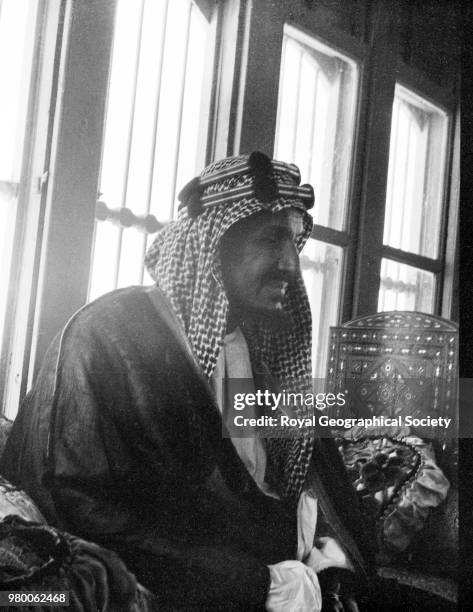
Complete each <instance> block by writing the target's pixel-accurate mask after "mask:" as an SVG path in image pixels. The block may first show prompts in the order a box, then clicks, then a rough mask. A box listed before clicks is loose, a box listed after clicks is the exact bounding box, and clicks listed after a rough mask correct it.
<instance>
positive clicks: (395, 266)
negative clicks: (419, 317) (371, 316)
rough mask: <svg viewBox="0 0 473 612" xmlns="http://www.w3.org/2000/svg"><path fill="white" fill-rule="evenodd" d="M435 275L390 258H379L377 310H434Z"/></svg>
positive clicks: (430, 311)
mask: <svg viewBox="0 0 473 612" xmlns="http://www.w3.org/2000/svg"><path fill="white" fill-rule="evenodd" d="M434 297H435V276H434V275H433V274H432V273H431V272H426V271H425V270H420V269H419V268H414V267H412V266H408V265H406V264H402V263H398V262H397V261H392V260H390V259H382V260H381V280H380V290H379V299H378V312H382V311H385V310H416V311H418V312H427V313H433V312H434Z"/></svg>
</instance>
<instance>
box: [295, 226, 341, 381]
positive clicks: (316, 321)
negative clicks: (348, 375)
mask: <svg viewBox="0 0 473 612" xmlns="http://www.w3.org/2000/svg"><path fill="white" fill-rule="evenodd" d="M342 264H343V249H342V248H341V247H338V246H334V245H331V244H325V243H324V242H319V241H317V240H313V239H312V238H310V239H309V240H308V242H307V244H306V245H305V247H304V250H303V251H302V253H301V268H302V275H303V277H304V282H305V284H306V287H307V292H308V294H309V301H310V308H311V312H312V362H313V364H312V369H313V372H314V378H324V377H325V373H326V367H327V356H328V345H329V335H330V329H329V328H330V326H331V325H336V324H337V322H338V308H339V301H340V300H339V295H340V281H341V275H342V267H343V265H342Z"/></svg>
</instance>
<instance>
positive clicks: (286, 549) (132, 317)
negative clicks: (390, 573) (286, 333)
mask: <svg viewBox="0 0 473 612" xmlns="http://www.w3.org/2000/svg"><path fill="white" fill-rule="evenodd" d="M150 291H153V292H154V300H153V301H152V300H151V299H150ZM336 461H338V459H336ZM340 463H341V461H340ZM337 469H338V466H337ZM329 471H332V470H329ZM0 472H1V473H2V474H3V475H4V476H5V477H6V478H8V479H9V480H10V481H12V482H13V483H14V484H16V485H18V486H20V487H22V488H23V489H24V490H25V491H26V492H27V493H29V494H30V495H31V497H32V498H33V499H34V500H35V501H36V502H37V503H38V505H39V507H40V509H41V511H42V512H43V513H44V514H45V516H46V518H47V519H48V520H49V521H50V523H51V524H53V525H55V526H57V527H60V528H62V529H65V530H67V531H70V532H71V533H73V534H75V535H78V536H80V537H82V538H85V539H88V540H92V541H94V542H97V543H98V544H100V545H102V546H105V547H108V548H110V549H112V550H114V551H116V552H117V553H118V554H119V555H120V556H121V557H122V559H123V560H124V561H125V562H126V564H127V566H128V568H129V569H130V570H131V571H133V572H134V573H135V574H136V576H137V578H138V580H139V581H140V582H141V583H142V584H144V585H145V586H146V587H148V588H149V589H150V590H152V591H153V592H154V593H155V594H156V596H157V597H158V599H159V601H160V602H161V603H162V606H163V609H166V610H167V609H174V608H179V607H182V609H191V607H193V606H195V607H198V608H200V609H203V610H204V609H205V610H206V609H212V607H215V608H218V607H222V609H227V610H231V609H239V608H241V609H243V610H250V609H252V608H258V607H264V602H265V600H266V597H267V592H268V589H269V583H270V578H269V570H268V567H267V566H268V564H272V563H278V562H280V561H284V560H286V559H291V558H292V559H293V558H295V553H296V544H297V531H296V528H297V526H296V509H295V507H294V506H290V505H288V504H286V503H284V502H283V501H280V500H276V499H273V498H270V497H267V496H265V495H264V494H263V493H262V492H260V490H259V489H258V488H257V486H256V484H255V483H254V481H253V480H252V478H251V476H250V475H249V473H248V472H247V470H246V468H245V467H244V465H243V463H242V462H241V460H240V459H239V457H238V455H237V453H236V451H235V449H234V447H233V445H232V442H231V440H230V439H228V438H225V437H223V435H222V421H221V417H220V413H219V410H218V408H217V406H216V404H215V400H214V398H213V396H212V393H211V390H210V388H209V386H208V383H207V381H206V379H205V378H204V376H203V374H202V372H201V369H200V367H199V366H198V364H197V363H196V361H195V358H194V357H193V355H192V352H191V350H190V348H189V344H188V342H187V339H186V337H185V335H184V334H183V331H182V329H181V327H180V326H179V325H178V323H177V321H176V319H175V318H174V315H173V313H172V312H171V310H170V306H169V304H168V301H167V299H166V298H165V297H164V295H163V294H162V293H161V292H160V291H159V290H157V289H156V288H154V289H152V290H151V289H146V288H142V287H132V288H128V289H123V290H118V291H115V292H112V293H110V294H107V295H105V296H103V297H102V298H99V299H98V300H96V301H95V302H93V303H92V304H89V305H87V306H85V307H84V308H82V309H81V310H80V311H79V312H78V313H76V314H75V315H74V317H73V318H72V319H71V320H70V321H69V323H68V324H67V325H66V327H65V329H64V330H63V332H62V334H61V336H60V337H58V338H57V339H56V340H55V341H54V342H53V344H52V346H51V347H50V349H49V351H48V353H47V355H46V358H45V362H44V364H43V367H42V370H41V372H40V374H39V377H38V380H37V382H36V384H35V387H34V388H33V390H32V391H31V393H30V394H29V395H28V396H27V398H26V400H25V401H24V403H23V405H22V407H21V409H20V412H19V414H18V417H17V419H16V421H15V424H14V426H13V430H12V433H11V435H10V438H9V441H8V444H7V448H6V450H5V453H4V455H3V457H2V461H1V465H0ZM335 472H337V470H335ZM326 478H327V479H328V480H331V482H332V483H333V474H330V473H327V474H326ZM342 481H343V478H342ZM343 484H345V483H344V481H343ZM342 488H343V487H342ZM346 502H347V499H346V498H343V496H342V498H341V500H340V503H338V504H337V503H335V506H337V507H336V510H338V509H339V508H340V509H341V510H342V511H343V508H345V512H346V505H347V503H346ZM332 503H333V500H332ZM342 520H343V517H342ZM355 523H356V521H355ZM352 527H353V522H352V521H351V524H350V525H346V528H347V529H348V530H352V529H351V528H352ZM352 531H353V530H352ZM356 535H357V533H356V529H355V536H354V537H355V539H356Z"/></svg>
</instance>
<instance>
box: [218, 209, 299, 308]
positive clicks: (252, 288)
mask: <svg viewBox="0 0 473 612" xmlns="http://www.w3.org/2000/svg"><path fill="white" fill-rule="evenodd" d="M302 230H303V222H302V215H301V213H299V212H298V211H297V210H296V209H293V210H289V211H281V212H278V213H271V212H269V211H264V212H261V213H257V214H255V215H251V216H250V217H247V218H246V219H243V220H242V221H239V222H238V223H235V224H234V225H233V226H232V227H231V228H230V229H229V230H228V231H227V232H226V233H225V235H224V237H223V239H222V244H221V248H220V257H221V263H222V274H223V283H224V286H225V291H226V293H227V297H228V300H229V302H230V306H231V307H232V308H233V309H234V310H237V311H239V312H243V313H246V314H248V313H252V314H255V315H258V314H264V315H270V314H271V313H272V314H274V315H275V316H277V314H278V313H280V312H281V311H282V307H283V300H284V296H285V294H286V292H287V290H288V288H289V287H290V285H291V284H292V283H293V282H294V280H295V279H296V277H297V276H298V274H299V256H298V253H297V250H296V247H295V239H296V237H297V235H298V234H300V233H301V232H302Z"/></svg>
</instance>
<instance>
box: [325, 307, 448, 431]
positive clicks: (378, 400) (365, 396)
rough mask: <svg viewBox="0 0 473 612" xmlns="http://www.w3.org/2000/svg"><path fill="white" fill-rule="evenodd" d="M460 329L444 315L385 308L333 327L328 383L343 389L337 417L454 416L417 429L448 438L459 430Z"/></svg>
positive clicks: (338, 390) (334, 389)
mask: <svg viewBox="0 0 473 612" xmlns="http://www.w3.org/2000/svg"><path fill="white" fill-rule="evenodd" d="M457 353H458V329H457V327H456V325H455V324H454V323H452V322H450V321H447V320H445V319H441V318H440V317H435V316H431V315H426V314H422V313H416V312H384V313H379V314H376V315H371V316H366V317H362V318H360V319H356V320H353V321H350V322H349V323H346V324H344V325H342V326H341V327H332V328H331V338H330V347H329V362H328V372H327V379H328V388H329V390H330V391H333V392H335V393H338V392H345V393H346V397H347V404H346V406H344V407H341V408H340V407H338V408H336V409H334V412H333V416H335V417H364V418H365V417H371V416H386V417H397V416H399V415H401V416H402V417H403V420H404V418H405V417H406V416H411V417H413V418H425V417H427V416H430V417H431V418H438V417H444V418H451V419H452V423H451V425H450V427H449V428H448V429H446V428H445V427H439V428H438V429H435V428H432V427H429V428H428V430H427V431H424V430H421V431H420V432H419V433H421V434H423V435H424V436H428V437H432V436H433V437H436V438H438V439H439V440H440V441H445V440H446V438H447V437H449V436H452V435H453V436H454V435H455V432H456V420H457V419H456V411H457V407H456V390H457V370H458V357H457Z"/></svg>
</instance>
